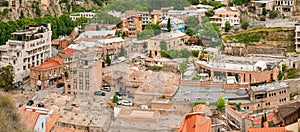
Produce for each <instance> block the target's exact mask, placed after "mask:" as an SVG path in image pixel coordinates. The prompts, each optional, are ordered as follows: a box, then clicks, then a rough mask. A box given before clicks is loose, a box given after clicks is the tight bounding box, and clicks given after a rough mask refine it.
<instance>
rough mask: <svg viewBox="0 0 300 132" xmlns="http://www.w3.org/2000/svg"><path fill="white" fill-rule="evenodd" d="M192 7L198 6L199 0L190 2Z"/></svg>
mask: <svg viewBox="0 0 300 132" xmlns="http://www.w3.org/2000/svg"><path fill="white" fill-rule="evenodd" d="M188 1H189V2H190V3H191V4H192V5H198V4H199V0H188Z"/></svg>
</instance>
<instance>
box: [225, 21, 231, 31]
mask: <svg viewBox="0 0 300 132" xmlns="http://www.w3.org/2000/svg"><path fill="white" fill-rule="evenodd" d="M230 28H231V27H230V22H229V21H226V22H225V32H228V31H229V30H230Z"/></svg>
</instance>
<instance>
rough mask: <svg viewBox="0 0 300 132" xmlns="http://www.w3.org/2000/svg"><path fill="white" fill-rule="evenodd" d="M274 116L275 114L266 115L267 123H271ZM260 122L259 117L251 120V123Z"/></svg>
mask: <svg viewBox="0 0 300 132" xmlns="http://www.w3.org/2000/svg"><path fill="white" fill-rule="evenodd" d="M274 116H275V113H271V114H268V115H267V121H271V120H272V119H273V117H274ZM260 122H261V117H260V118H256V119H254V120H253V123H260Z"/></svg>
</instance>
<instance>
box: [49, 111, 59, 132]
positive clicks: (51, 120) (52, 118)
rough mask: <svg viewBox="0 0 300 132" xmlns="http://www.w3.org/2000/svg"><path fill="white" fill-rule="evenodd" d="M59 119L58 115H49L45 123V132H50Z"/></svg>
mask: <svg viewBox="0 0 300 132" xmlns="http://www.w3.org/2000/svg"><path fill="white" fill-rule="evenodd" d="M59 117H60V115H59V114H51V116H50V118H49V119H48V120H47V121H46V132H50V130H51V128H53V127H54V125H55V124H56V122H57V120H58V119H59Z"/></svg>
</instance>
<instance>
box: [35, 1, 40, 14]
mask: <svg viewBox="0 0 300 132" xmlns="http://www.w3.org/2000/svg"><path fill="white" fill-rule="evenodd" d="M35 14H36V15H38V16H40V15H41V9H40V6H39V4H37V5H36V6H35Z"/></svg>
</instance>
